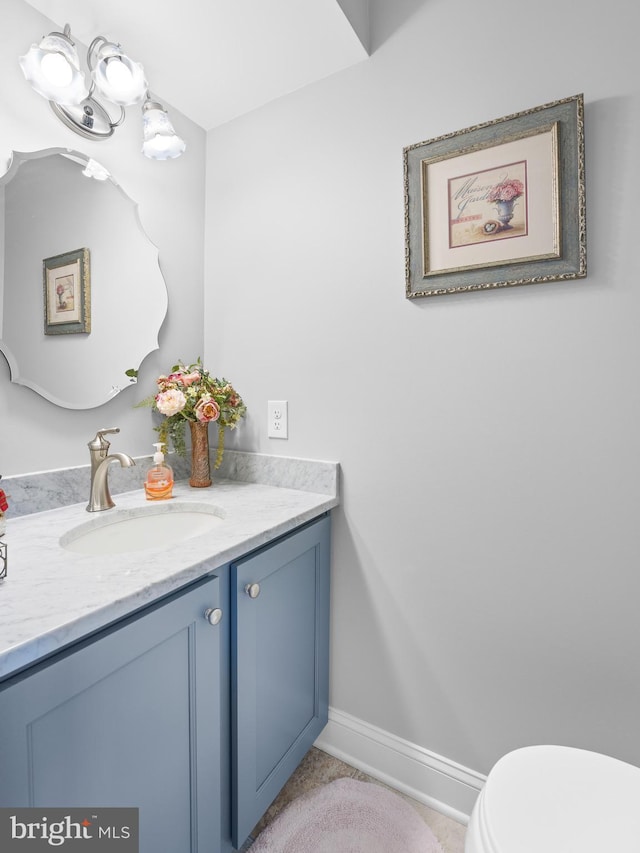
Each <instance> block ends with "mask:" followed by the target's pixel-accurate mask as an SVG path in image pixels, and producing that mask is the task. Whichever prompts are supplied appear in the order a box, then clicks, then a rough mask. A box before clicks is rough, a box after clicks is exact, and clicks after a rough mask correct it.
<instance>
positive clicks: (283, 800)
mask: <svg viewBox="0 0 640 853" xmlns="http://www.w3.org/2000/svg"><path fill="white" fill-rule="evenodd" d="M344 776H349V777H351V778H353V779H360V780H362V781H363V782H375V783H376V784H378V785H382V784H383V783H382V782H379V781H378V780H377V779H373V778H372V777H371V776H367V775H366V774H365V773H362V772H361V771H360V770H356V769H355V767H351V766H350V765H348V764H345V763H344V762H343V761H339V760H338V759H337V758H333V757H332V756H331V755H328V754H327V753H326V752H322V751H321V750H319V749H316V748H315V747H314V748H312V749H311V751H310V752H309V753H307V755H306V756H305V758H304V759H303V761H302V763H301V764H300V766H299V767H298V769H297V770H296V772H295V773H294V774H293V776H292V777H291V779H289V781H288V782H287V784H286V785H285V786H284V788H283V789H282V791H281V792H280V794H279V795H278V797H276V799H275V800H274V802H273V803H272V804H271V806H270V807H269V809H268V810H267V812H266V814H265V815H264V817H263V818H262V820H261V821H260V823H259V824H258V825H257V826H256V827H255V829H254V830H253V832H252V833H251V837H252V838H257V837H258V835H259V834H260V832H261V831H262V830H263V829H264V828H265V827H266V826H267V825H268V824H270V823H271V821H272V820H273V819H274V818H275V817H276V815H277V814H278V813H279V812H280V811H282V809H283V808H284V807H285V806H286V805H287V804H288V803H290V802H291V800H294V799H295V798H296V797H299V796H300V795H301V794H304V793H306V792H307V791H310V790H312V789H313V788H317V787H318V786H319V785H324V784H326V783H327V782H333V780H334V779H341V778H343V777H344ZM385 787H388V786H385ZM395 793H399V792H398V791H396V792H395ZM399 796H401V797H402V798H403V799H404V800H406V801H407V802H409V803H411V805H412V806H414V808H415V809H416V810H417V812H418V813H419V814H420V815H422V817H423V818H424V820H425V821H426V823H427V824H428V825H429V827H430V828H431V830H432V831H433V833H434V835H435V836H436V837H437V839H438V841H439V842H440V844H441V846H442V849H443V851H444V853H463V851H464V836H465V831H466V827H465V826H463V825H462V824H460V823H457V822H456V821H454V820H452V819H451V818H449V817H445V816H444V815H442V814H440V812H437V811H434V810H433V809H430V808H429V807H428V806H425V805H423V804H422V803H419V802H417V801H416V800H413V799H411V797H407V796H405V795H404V794H399ZM242 849H243V850H248V849H249V845H245V847H243V848H242ZM336 853H337V851H336Z"/></svg>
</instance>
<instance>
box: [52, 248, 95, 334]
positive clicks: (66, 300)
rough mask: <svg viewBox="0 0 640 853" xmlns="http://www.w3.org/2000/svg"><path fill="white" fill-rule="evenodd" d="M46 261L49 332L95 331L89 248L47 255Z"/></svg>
mask: <svg viewBox="0 0 640 853" xmlns="http://www.w3.org/2000/svg"><path fill="white" fill-rule="evenodd" d="M42 264H43V286H44V333H45V335H72V334H78V333H82V334H89V333H90V332H91V275H90V256H89V249H86V248H84V249H76V250H75V251H73V252H65V253H64V254H62V255H54V256H53V257H51V258H45V259H44V261H43V262H42Z"/></svg>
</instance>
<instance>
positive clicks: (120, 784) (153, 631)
mask: <svg viewBox="0 0 640 853" xmlns="http://www.w3.org/2000/svg"><path fill="white" fill-rule="evenodd" d="M218 595H219V590H218V579H217V578H215V577H214V578H209V579H207V580H205V581H202V582H199V583H198V584H197V585H195V586H193V587H190V588H189V591H187V592H185V593H182V594H177V595H176V596H175V597H172V598H170V599H168V602H167V603H165V604H162V605H160V606H157V607H156V608H154V609H152V610H149V611H145V613H144V615H141V616H139V617H137V618H132V619H130V620H127V621H126V622H125V623H122V626H121V627H115V628H114V629H113V630H110V631H109V632H105V633H103V634H101V635H98V637H97V638H96V639H93V640H91V641H87V642H86V643H85V644H83V645H82V646H80V647H79V648H78V647H73V649H72V650H71V651H70V652H69V653H67V654H64V655H62V654H61V655H59V656H57V657H56V658H55V659H53V661H52V662H51V663H46V664H43V665H41V666H40V667H34V668H32V670H29V671H28V672H27V673H25V674H24V675H23V676H22V677H17V678H14V679H13V680H11V681H10V682H7V683H5V684H3V685H2V686H1V687H0V806H14V807H16V806H45V807H47V806H59V807H62V808H67V807H90V806H94V807H106V806H132V807H138V808H139V819H140V851H141V853H158V851H161V850H162V851H171V853H192V851H194V852H195V851H196V850H199V851H204V850H206V851H217V850H219V845H220V761H219V753H220V718H219V715H220V708H219V702H220V655H219V644H220V633H221V630H222V626H223V625H224V622H223V623H221V625H216V626H212V625H211V624H210V623H209V622H208V621H207V619H206V618H205V616H204V613H205V610H207V609H209V608H217V607H220V606H221V605H220V602H219V600H218ZM226 617H227V614H224V618H226ZM196 685H197V687H196ZM192 793H193V794H194V795H195V796H194V798H193V799H192Z"/></svg>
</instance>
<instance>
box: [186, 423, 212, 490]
mask: <svg viewBox="0 0 640 853" xmlns="http://www.w3.org/2000/svg"><path fill="white" fill-rule="evenodd" d="M189 427H190V429H191V477H190V478H189V485H190V486H193V487H194V488H195V489H202V488H206V487H207V486H210V485H211V463H210V461H209V424H208V423H200V421H189Z"/></svg>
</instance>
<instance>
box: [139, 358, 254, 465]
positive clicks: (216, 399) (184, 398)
mask: <svg viewBox="0 0 640 853" xmlns="http://www.w3.org/2000/svg"><path fill="white" fill-rule="evenodd" d="M156 382H157V385H158V392H157V394H155V395H154V396H153V397H148V398H147V399H145V400H142V402H140V403H138V405H139V406H152V407H153V408H155V409H156V410H157V411H158V412H160V414H162V415H164V416H165V418H164V420H163V421H162V422H161V423H160V425H159V426H157V427H154V429H155V430H156V432H157V433H158V435H159V437H160V440H161V441H162V443H163V444H164V445H165V446H167V440H168V439H171V443H172V444H173V446H174V448H175V450H176V453H178V454H180V455H181V456H184V455H185V453H186V446H185V437H184V433H185V427H186V424H187V423H188V422H189V421H190V422H192V423H213V422H215V423H217V424H218V448H217V452H216V460H215V463H214V468H219V467H220V464H221V463H222V457H223V454H224V432H225V429H226V428H227V427H228V428H229V429H235V428H236V426H237V425H238V422H239V421H240V419H241V418H242V417H244V415H245V413H246V411H247V407H246V406H245V404H244V403H243V401H242V397H241V396H240V395H239V394H238V392H237V391H236V390H235V388H234V387H233V386H232V385H231V383H230V382H227V380H226V379H217V378H215V377H213V376H211V374H210V373H209V371H208V370H206V369H205V368H204V367H203V366H202V363H201V361H200V358H198V360H197V361H196V362H195V363H194V364H183V363H182V362H179V363H178V364H176V365H174V366H173V367H172V368H171V372H170V373H169V375H168V376H159V377H158V379H157V380H156Z"/></svg>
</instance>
